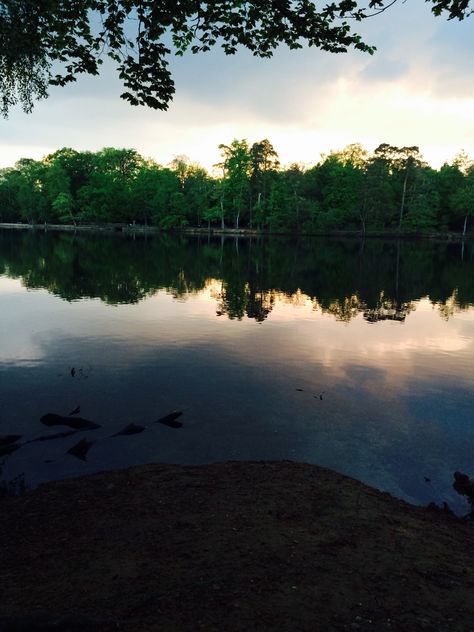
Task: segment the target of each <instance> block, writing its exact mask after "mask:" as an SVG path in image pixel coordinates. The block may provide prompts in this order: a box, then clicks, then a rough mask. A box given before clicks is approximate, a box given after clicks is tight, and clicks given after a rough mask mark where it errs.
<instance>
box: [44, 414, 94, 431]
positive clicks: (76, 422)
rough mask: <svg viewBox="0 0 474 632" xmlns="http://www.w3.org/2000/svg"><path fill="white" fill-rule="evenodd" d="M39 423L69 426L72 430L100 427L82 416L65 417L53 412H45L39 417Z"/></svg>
mask: <svg viewBox="0 0 474 632" xmlns="http://www.w3.org/2000/svg"><path fill="white" fill-rule="evenodd" d="M40 421H41V423H42V424H44V425H45V426H69V428H74V430H95V429H96V428H100V425H99V424H96V423H95V422H93V421H89V420H88V419H83V418H82V417H75V418H74V419H72V418H71V417H65V416H64V415H56V414H55V413H46V415H43V416H42V417H41V419H40Z"/></svg>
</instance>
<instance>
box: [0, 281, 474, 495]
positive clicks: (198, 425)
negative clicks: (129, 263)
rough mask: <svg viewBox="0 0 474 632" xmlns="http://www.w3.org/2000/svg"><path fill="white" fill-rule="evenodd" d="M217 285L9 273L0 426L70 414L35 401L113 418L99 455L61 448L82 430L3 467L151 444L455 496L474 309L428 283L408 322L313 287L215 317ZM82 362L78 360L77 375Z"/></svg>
mask: <svg viewBox="0 0 474 632" xmlns="http://www.w3.org/2000/svg"><path fill="white" fill-rule="evenodd" d="M212 291H213V290H212V286H209V287H208V288H207V290H205V291H204V292H203V293H201V294H197V295H192V296H189V297H188V298H187V300H185V301H177V300H175V299H173V298H172V297H171V296H170V295H169V294H167V293H166V292H164V291H160V292H158V293H157V294H156V295H155V296H153V297H151V298H149V299H147V300H145V301H142V302H141V303H140V304H138V305H120V306H117V307H111V306H107V305H105V304H103V303H101V302H100V301H99V300H81V301H77V302H74V303H67V302H65V301H62V300H60V299H59V298H57V297H54V296H52V295H49V294H47V293H46V292H45V291H33V292H32V291H26V290H24V289H22V288H21V284H20V282H19V281H13V280H8V279H4V278H0V315H1V316H0V318H1V329H0V397H1V407H0V427H1V430H0V434H7V433H14V432H21V433H24V434H25V435H26V436H28V437H29V438H31V437H35V436H37V435H40V434H48V433H51V432H53V431H57V430H62V428H58V429H47V428H44V427H42V426H41V425H40V424H39V422H38V420H39V417H40V416H41V415H42V414H44V413H45V412H57V413H61V414H67V412H69V411H70V410H72V408H74V407H75V406H76V405H77V404H78V403H80V404H81V407H82V410H81V414H82V415H83V416H84V417H86V418H89V419H92V420H94V421H97V422H99V423H101V424H102V425H103V428H102V429H100V430H99V431H96V434H95V435H90V436H91V437H92V436H95V437H97V438H100V439H102V440H101V441H99V442H98V443H97V445H96V446H94V448H93V449H92V450H91V452H90V457H89V460H88V462H87V463H85V464H84V463H82V462H80V461H77V460H75V459H73V457H71V456H68V455H66V454H65V452H66V450H67V449H68V448H69V447H70V446H71V445H72V444H73V443H75V442H76V440H77V439H78V438H79V436H78V437H72V438H70V439H69V440H60V441H51V442H45V443H41V444H31V445H29V446H25V448H22V449H21V450H19V451H18V452H17V453H16V454H14V455H13V456H12V457H10V459H8V461H7V468H8V469H7V474H8V473H10V474H11V475H14V474H15V473H19V472H21V471H25V473H26V475H27V477H29V478H30V480H35V481H40V480H45V479H48V478H54V477H58V476H64V475H71V474H80V473H83V472H88V471H94V470H97V469H104V468H108V467H114V466H123V465H127V464H132V463H138V462H143V461H153V460H159V461H167V462H182V463H198V462H208V461H219V460H224V459H230V458H244V459H264V458H265V459H266V458H290V459H295V460H301V461H308V462H313V463H319V464H321V465H325V466H328V467H333V468H335V469H337V470H339V471H342V472H344V473H347V474H350V475H352V476H355V477H357V478H360V479H362V480H364V481H365V482H369V483H372V484H374V485H376V486H379V487H380V488H382V489H386V490H388V491H391V492H393V493H395V494H398V495H399V496H402V497H405V498H408V499H410V500H413V501H416V502H429V501H430V500H435V501H438V502H439V501H440V500H441V497H443V498H444V497H446V498H448V500H449V501H450V502H455V501H454V499H453V497H452V494H451V490H450V479H451V476H452V472H453V471H454V470H455V469H461V470H463V469H465V470H467V471H469V470H470V471H471V473H474V472H473V470H474V463H473V462H472V450H471V449H470V446H471V445H472V440H473V438H474V437H473V434H474V432H473V431H474V426H473V425H472V424H473V421H474V420H473V416H472V410H473V404H474V397H473V391H474V389H473V386H474V363H473V358H474V336H473V324H474V311H473V310H472V309H471V310H469V311H464V312H462V313H456V314H455V315H454V316H453V317H452V318H450V319H449V320H448V321H446V320H443V319H442V318H441V316H440V314H439V312H438V310H437V309H436V308H433V307H432V306H431V304H430V303H429V302H428V300H427V299H423V300H421V301H419V302H418V303H417V304H416V309H415V310H414V311H412V312H411V313H410V314H409V315H408V316H407V318H406V320H405V322H404V323H397V322H391V321H383V322H378V323H375V324H370V323H368V322H367V321H366V320H364V318H363V316H362V314H360V315H358V316H357V317H355V318H354V319H352V320H351V321H350V322H349V323H341V322H339V321H337V320H336V319H335V318H334V317H333V316H332V315H330V314H328V313H323V312H321V310H319V308H316V309H314V307H313V305H312V304H311V303H310V302H309V301H306V300H304V299H302V300H300V301H298V305H297V306H296V305H295V304H291V303H289V302H288V301H287V300H286V301H285V300H280V299H277V301H276V304H275V307H274V309H273V311H272V312H271V313H270V315H269V317H268V319H267V320H266V321H265V322H264V323H262V324H259V323H257V322H255V320H252V319H248V318H244V319H243V320H242V321H237V320H230V319H228V318H227V317H226V316H221V317H217V316H216V309H217V307H218V303H217V301H216V300H215V299H214V298H212V296H211V293H212ZM72 366H74V367H75V368H76V369H77V370H79V369H82V373H80V374H79V373H78V375H77V377H75V378H72V377H71V375H70V368H71V367H72ZM296 389H303V390H302V391H298V390H296ZM320 393H322V394H323V399H322V400H321V399H320V398H319V394H320ZM175 408H179V409H182V410H184V411H185V414H184V417H183V421H184V422H185V426H184V428H183V429H182V430H180V431H172V430H170V429H167V428H164V427H161V426H154V425H151V426H150V428H149V429H148V430H147V431H146V432H144V433H143V434H142V435H137V436H134V437H130V438H127V439H125V438H117V439H109V438H107V437H108V436H110V435H111V434H113V433H114V432H116V431H117V430H118V429H119V428H120V427H122V426H124V425H125V424H127V423H130V422H131V421H134V422H135V423H146V424H151V422H152V421H153V419H156V418H158V417H159V416H160V415H162V414H166V413H167V412H169V411H170V410H173V409H175ZM81 436H82V435H81ZM45 460H53V461H54V463H49V464H45V463H43V461H45ZM424 476H430V477H431V478H432V480H433V483H432V485H427V484H425V483H424V481H423V477H424Z"/></svg>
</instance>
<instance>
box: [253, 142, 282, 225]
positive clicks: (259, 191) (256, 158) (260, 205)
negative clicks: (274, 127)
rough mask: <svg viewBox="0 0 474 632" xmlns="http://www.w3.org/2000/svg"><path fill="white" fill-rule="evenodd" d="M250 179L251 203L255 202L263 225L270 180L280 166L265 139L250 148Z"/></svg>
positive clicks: (273, 150)
mask: <svg viewBox="0 0 474 632" xmlns="http://www.w3.org/2000/svg"><path fill="white" fill-rule="evenodd" d="M250 162H251V166H250V169H251V177H250V188H251V195H252V202H253V201H255V209H256V210H257V215H258V216H259V220H260V221H261V222H262V223H263V224H264V223H265V211H266V203H267V194H268V192H269V189H270V179H271V177H272V175H274V174H275V173H276V171H277V169H278V168H279V166H280V161H279V159H278V154H277V152H276V151H275V148H274V147H273V145H272V144H271V142H270V141H269V140H267V139H266V138H265V139H264V140H261V141H260V142H259V143H254V144H253V145H252V147H251V148H250ZM252 227H253V216H252V203H251V206H250V228H252Z"/></svg>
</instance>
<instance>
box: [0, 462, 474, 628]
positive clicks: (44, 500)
mask: <svg viewBox="0 0 474 632" xmlns="http://www.w3.org/2000/svg"><path fill="white" fill-rule="evenodd" d="M0 508H1V514H0V538H1V551H2V553H1V557H2V559H1V565H0V595H1V597H0V599H1V611H0V629H1V630H8V632H11V631H14V630H25V631H26V630H27V631H28V632H34V631H38V630H61V631H66V630H100V631H104V632H106V631H107V630H125V631H133V632H139V631H142V630H143V631H144V630H160V631H163V630H165V631H168V630H170V631H171V630H216V631H217V630H219V632H223V631H226V632H227V631H233V630H239V631H242V632H243V631H246V632H247V631H248V630H259V631H260V630H285V631H286V630H308V631H309V630H311V631H312V632H317V631H319V630H321V631H324V632H326V631H329V632H330V631H332V630H361V631H364V630H371V631H375V632H378V631H382V630H392V631H394V632H395V631H396V632H401V631H406V632H415V631H416V630H437V631H441V630H442V631H445V632H457V631H459V632H461V631H462V632H468V631H470V630H474V599H473V594H474V569H473V566H472V551H473V545H474V530H473V529H472V528H471V527H469V526H467V525H466V524H464V523H463V522H462V521H461V520H460V519H457V518H452V517H449V516H447V515H444V514H443V513H441V512H439V513H438V512H436V511H435V512H433V511H430V510H427V509H423V508H418V507H413V506H410V505H408V504H406V503H404V502H402V501H399V500H396V499H394V498H392V497H391V496H389V495H388V494H382V493H380V492H378V491H376V490H374V489H372V488H370V487H367V486H365V485H363V484H361V483H359V482H357V481H355V480H352V479H349V478H347V477H344V476H341V475H339V474H337V473H335V472H332V471H329V470H325V469H322V468H318V467H315V466H312V465H305V464H296V463H290V462H272V463H263V462H262V463H242V462H240V463H237V462H231V463H222V464H217V465H208V466H200V467H180V466H169V465H147V466H141V467H136V468H132V469H129V470H125V471H118V472H106V473H101V474H96V475H94V476H90V477H86V478H81V479H74V480H67V481H61V482H56V483H50V484H48V485H45V486H43V487H41V488H39V489H38V490H36V491H33V492H30V493H27V494H25V495H24V496H22V497H20V498H7V499H5V500H2V502H1V503H0Z"/></svg>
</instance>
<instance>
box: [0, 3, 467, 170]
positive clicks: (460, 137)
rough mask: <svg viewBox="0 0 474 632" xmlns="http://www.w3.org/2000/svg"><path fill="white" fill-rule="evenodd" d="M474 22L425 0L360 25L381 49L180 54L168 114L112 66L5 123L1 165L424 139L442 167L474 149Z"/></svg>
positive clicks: (308, 160)
mask: <svg viewBox="0 0 474 632" xmlns="http://www.w3.org/2000/svg"><path fill="white" fill-rule="evenodd" d="M470 22H471V20H466V21H465V22H464V23H458V22H454V21H452V22H449V23H448V22H447V21H446V20H445V19H443V18H434V17H433V16H432V15H431V14H430V11H429V7H427V6H425V4H424V3H420V4H414V5H413V6H411V5H410V6H409V7H408V6H406V5H405V4H401V5H395V6H394V7H393V8H392V9H391V10H390V11H388V12H386V13H385V14H383V15H381V16H378V17H376V18H373V19H371V20H367V21H366V22H364V23H362V24H360V25H358V26H359V30H360V32H361V33H362V35H363V36H364V38H365V39H366V40H367V41H370V42H371V43H374V44H375V45H376V46H377V48H378V50H377V52H376V54H375V55H374V56H373V57H371V56H368V55H364V54H361V53H358V52H351V53H348V54H347V55H331V54H329V53H324V52H321V51H318V50H315V49H304V50H300V51H288V50H286V49H283V48H282V49H279V50H278V51H276V53H275V56H274V58H273V59H271V60H258V59H255V58H254V57H252V55H251V54H249V53H248V52H247V51H241V52H239V53H238V54H237V55H236V56H234V57H226V56H225V55H224V54H223V53H222V51H219V50H215V51H212V52H210V53H209V54H206V55H197V56H193V55H189V56H185V57H184V58H179V59H176V60H173V61H172V65H171V67H172V71H173V74H174V78H175V81H176V88H177V93H176V96H175V99H174V101H173V103H172V104H171V106H170V109H169V111H167V112H156V111H150V110H146V109H144V108H132V107H130V106H129V105H128V104H126V103H124V102H122V101H120V99H119V95H120V93H121V91H122V88H121V85H120V82H119V81H118V80H117V78H116V77H115V75H114V73H113V69H112V68H111V66H107V67H106V68H105V70H104V72H103V74H102V76H101V77H100V78H92V77H86V78H83V79H81V80H79V81H78V82H77V84H75V85H71V86H68V87H66V88H62V89H53V90H52V91H51V97H50V99H48V100H46V101H43V102H40V103H38V104H37V106H36V108H35V111H34V112H33V114H31V115H25V114H23V113H22V112H20V111H13V112H12V114H11V116H10V119H9V120H6V121H5V120H0V167H4V166H10V165H12V164H13V163H14V162H15V161H16V160H17V159H19V158H20V157H25V156H28V157H32V158H36V159H40V158H41V157H42V156H44V155H45V154H47V153H48V152H51V151H54V150H55V149H57V148H59V147H63V146H70V147H73V148H75V149H79V150H86V149H88V150H98V149H101V148H102V147H104V146H117V147H134V148H136V149H137V150H138V151H139V152H140V153H141V154H143V155H145V156H149V157H152V158H154V159H155V160H157V161H158V162H159V163H161V164H167V163H169V162H170V161H171V160H172V159H173V157H174V156H175V155H180V154H185V155H188V156H189V157H190V158H191V159H192V160H195V161H198V162H200V163H201V164H203V165H204V166H205V167H207V168H208V169H212V165H213V164H215V163H216V162H217V161H218V158H219V152H218V149H217V146H218V145H219V144H220V143H228V142H230V141H231V140H232V139H233V138H247V139H248V140H249V141H250V142H254V141H257V140H261V139H263V138H268V139H270V141H271V142H272V143H273V145H274V146H275V148H276V149H277V151H278V152H279V154H280V159H281V162H282V163H283V164H289V163H291V162H300V163H303V164H307V165H312V164H315V163H316V162H318V160H319V158H320V155H321V154H327V153H328V152H329V151H330V150H331V149H340V148H342V147H344V146H345V145H346V144H348V143H353V142H361V143H362V144H363V145H364V146H365V147H366V148H367V149H369V150H371V151H372V150H373V149H375V148H376V147H377V146H378V145H379V144H380V143H382V142H388V143H391V144H394V145H399V146H403V145H418V146H419V147H420V149H421V152H422V154H423V155H424V157H425V159H426V160H427V161H428V162H429V163H430V164H432V165H433V166H435V167H439V166H440V165H441V164H442V163H443V162H444V161H446V160H447V161H451V160H452V158H453V157H454V155H455V154H456V153H457V152H458V151H459V150H460V149H464V150H465V151H467V153H468V154H470V155H474V115H473V113H474V97H473V93H474V75H473V73H472V69H471V60H472V55H473V53H474V38H472V32H471V30H470V29H471V28H472V24H470Z"/></svg>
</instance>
